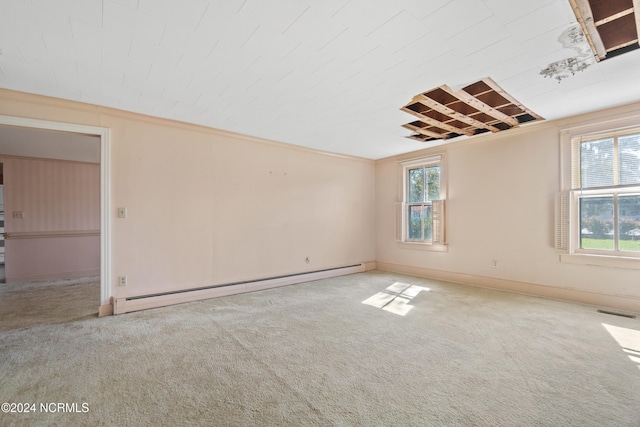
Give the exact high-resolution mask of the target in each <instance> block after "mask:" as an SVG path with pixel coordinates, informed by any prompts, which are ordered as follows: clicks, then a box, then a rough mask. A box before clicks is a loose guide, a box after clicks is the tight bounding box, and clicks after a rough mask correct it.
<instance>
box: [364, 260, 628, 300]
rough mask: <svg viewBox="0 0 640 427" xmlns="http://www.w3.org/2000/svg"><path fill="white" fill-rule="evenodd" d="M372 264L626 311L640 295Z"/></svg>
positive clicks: (501, 289) (524, 293)
mask: <svg viewBox="0 0 640 427" xmlns="http://www.w3.org/2000/svg"><path fill="white" fill-rule="evenodd" d="M376 266H377V268H378V270H382V271H388V272H393V273H401V274H407V275H410V276H417V277H423V278H427V279H437V280H442V281H446V282H452V283H458V284H462V285H469V286H476V287H480V288H487V289H495V290H499V291H506V292H513V293H517V294H523V295H531V296H537V297H542V298H549V299H554V300H561V301H569V302H576V303H580V304H586V305H592V306H595V307H606V308H612V309H616V310H621V311H624V312H630V313H640V298H638V297H635V296H630V295H611V294H605V293H600V292H592V291H583V290H576V289H566V288H559V287H557V286H549V285H537V284H533V283H526V282H518V281H513V280H506V279H496V278H493V277H483V276H476V275H472V274H465V273H455V272H450V271H442V270H433V269H428V268H422V267H412V266H408V265H400V264H390V263H385V262H379V261H377V262H376Z"/></svg>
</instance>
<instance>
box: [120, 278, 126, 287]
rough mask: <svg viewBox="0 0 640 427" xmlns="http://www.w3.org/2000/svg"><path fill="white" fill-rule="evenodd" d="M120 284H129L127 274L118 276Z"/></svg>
mask: <svg viewBox="0 0 640 427" xmlns="http://www.w3.org/2000/svg"><path fill="white" fill-rule="evenodd" d="M118 286H127V276H118Z"/></svg>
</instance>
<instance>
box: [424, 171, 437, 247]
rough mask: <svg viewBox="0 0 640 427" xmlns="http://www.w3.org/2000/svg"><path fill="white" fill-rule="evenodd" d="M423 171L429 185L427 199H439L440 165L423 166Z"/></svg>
mask: <svg viewBox="0 0 640 427" xmlns="http://www.w3.org/2000/svg"><path fill="white" fill-rule="evenodd" d="M425 171H426V173H427V183H428V187H429V190H428V193H429V200H440V166H433V167H429V168H425ZM429 239H431V238H429Z"/></svg>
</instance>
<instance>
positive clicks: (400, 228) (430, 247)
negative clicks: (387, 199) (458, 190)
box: [395, 153, 448, 252]
mask: <svg viewBox="0 0 640 427" xmlns="http://www.w3.org/2000/svg"><path fill="white" fill-rule="evenodd" d="M436 164H438V165H440V168H441V169H440V170H441V174H440V199H441V201H442V210H441V216H442V217H441V221H442V227H441V233H442V239H441V241H440V242H433V241H414V240H408V239H407V233H406V226H407V221H408V219H407V212H406V211H407V210H406V197H407V196H406V195H407V190H408V189H407V174H408V171H409V169H412V168H415V167H416V166H429V165H436ZM399 165H400V169H401V174H402V175H401V176H402V179H401V181H402V186H401V190H400V191H401V194H400V197H399V199H400V200H401V201H400V202H398V203H397V204H396V218H395V221H396V241H397V243H398V246H400V247H401V248H404V249H414V250H423V251H434V252H447V251H448V243H447V240H446V236H447V233H446V223H447V221H446V200H447V191H446V188H447V186H446V175H447V165H446V155H445V153H438V154H434V155H431V156H427V157H420V158H416V159H411V160H406V161H401V162H399Z"/></svg>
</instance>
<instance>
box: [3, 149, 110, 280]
mask: <svg viewBox="0 0 640 427" xmlns="http://www.w3.org/2000/svg"><path fill="white" fill-rule="evenodd" d="M0 162H2V163H3V170H4V187H5V191H4V197H5V210H6V213H5V231H6V232H7V233H9V235H10V236H11V238H10V239H8V240H7V241H6V242H5V244H6V256H5V261H6V268H5V276H6V280H7V282H16V281H25V280H39V279H52V278H67V277H74V276H83V275H93V274H98V273H99V271H100V238H99V236H100V234H99V233H100V165H99V164H95V163H83V162H68V161H61V160H46V159H33V158H22V157H2V156H0ZM13 212H21V213H22V214H23V217H22V218H14V216H13ZM63 235H64V236H63Z"/></svg>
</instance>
